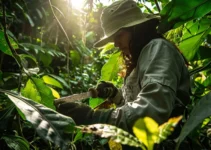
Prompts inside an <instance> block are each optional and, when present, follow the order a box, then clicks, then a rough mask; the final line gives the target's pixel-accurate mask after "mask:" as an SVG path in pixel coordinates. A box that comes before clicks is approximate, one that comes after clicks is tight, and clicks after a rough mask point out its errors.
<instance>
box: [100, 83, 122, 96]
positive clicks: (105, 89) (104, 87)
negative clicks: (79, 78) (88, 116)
mask: <svg viewBox="0 0 211 150" xmlns="http://www.w3.org/2000/svg"><path fill="white" fill-rule="evenodd" d="M96 90H97V92H98V97H100V98H104V99H106V98H113V97H115V96H116V94H117V93H118V89H117V88H116V87H115V86H114V85H113V84H112V83H110V82H105V81H100V83H99V84H98V85H97V88H96Z"/></svg>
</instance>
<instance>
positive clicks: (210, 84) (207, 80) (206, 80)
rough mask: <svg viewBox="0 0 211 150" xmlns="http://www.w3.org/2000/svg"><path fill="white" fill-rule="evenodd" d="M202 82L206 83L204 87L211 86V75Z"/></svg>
mask: <svg viewBox="0 0 211 150" xmlns="http://www.w3.org/2000/svg"><path fill="white" fill-rule="evenodd" d="M202 84H203V85H204V87H208V86H211V76H208V77H207V78H206V79H205V80H204V82H203V83H202Z"/></svg>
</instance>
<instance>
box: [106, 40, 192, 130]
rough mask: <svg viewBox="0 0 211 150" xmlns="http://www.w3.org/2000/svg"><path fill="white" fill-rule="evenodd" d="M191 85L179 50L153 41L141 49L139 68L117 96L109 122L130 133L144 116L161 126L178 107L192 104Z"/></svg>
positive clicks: (164, 43) (166, 42) (166, 43)
mask: <svg viewBox="0 0 211 150" xmlns="http://www.w3.org/2000/svg"><path fill="white" fill-rule="evenodd" d="M189 82H190V79H189V74H188V70H187V67H186V65H185V61H184V59H183V57H182V55H181V54H180V52H179V50H178V49H177V48H176V47H175V46H174V45H173V44H172V43H170V42H168V41H166V40H165V39H160V38H159V39H153V40H151V41H150V42H149V43H148V44H147V45H146V46H145V47H144V48H143V49H142V50H141V53H140V56H139V59H138V64H137V66H136V68H135V69H134V70H133V71H132V72H131V74H130V75H129V76H128V77H127V79H126V80H125V82H124V85H123V87H122V88H121V89H120V90H119V92H118V94H117V95H116V96H115V97H114V99H113V101H114V102H115V103H116V105H117V108H116V109H115V110H114V111H113V112H112V114H111V117H110V118H109V120H108V123H109V124H112V125H115V126H117V127H120V128H122V129H124V130H126V131H130V130H131V127H132V126H133V124H134V122H135V121H136V120H137V119H139V118H141V117H145V116H149V117H151V118H153V119H154V120H155V121H156V122H158V123H159V124H162V123H164V122H166V121H167V120H168V119H169V117H170V116H171V114H172V111H173V109H174V107H175V105H176V104H178V103H180V104H181V105H183V104H184V103H187V102H188V100H189V86H190V83H189ZM180 93H182V95H185V96H180V95H181V94H180Z"/></svg>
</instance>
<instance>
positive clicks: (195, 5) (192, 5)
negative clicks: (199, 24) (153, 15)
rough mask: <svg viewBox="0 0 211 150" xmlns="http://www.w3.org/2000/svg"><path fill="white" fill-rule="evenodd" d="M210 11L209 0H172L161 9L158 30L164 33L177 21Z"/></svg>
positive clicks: (186, 19) (199, 15)
mask: <svg viewBox="0 0 211 150" xmlns="http://www.w3.org/2000/svg"><path fill="white" fill-rule="evenodd" d="M210 11H211V1H210V0H191V1H190V0H172V1H170V2H169V3H168V4H167V5H166V6H165V7H164V8H163V9H162V11H161V13H160V15H161V18H162V19H161V24H160V25H159V31H160V32H162V33H164V32H166V31H168V30H170V29H172V28H173V27H174V25H175V24H176V23H178V22H182V23H180V24H184V23H185V22H187V21H189V20H192V19H196V18H201V17H203V16H204V15H206V14H208V13H209V12H210Z"/></svg>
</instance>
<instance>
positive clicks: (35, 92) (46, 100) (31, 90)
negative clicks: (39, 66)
mask: <svg viewBox="0 0 211 150" xmlns="http://www.w3.org/2000/svg"><path fill="white" fill-rule="evenodd" d="M22 95H23V96H25V97H27V98H30V99H33V100H34V101H36V102H38V103H41V104H43V105H45V106H47V107H49V108H52V109H55V106H54V105H53V101H54V97H53V94H52V91H51V89H50V88H49V87H48V86H46V85H45V83H44V82H43V81H42V80H41V79H37V78H32V80H31V79H29V80H28V82H27V83H26V86H25V88H24V89H23V90H22Z"/></svg>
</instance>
